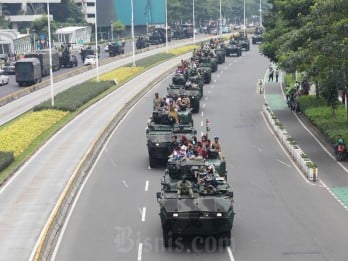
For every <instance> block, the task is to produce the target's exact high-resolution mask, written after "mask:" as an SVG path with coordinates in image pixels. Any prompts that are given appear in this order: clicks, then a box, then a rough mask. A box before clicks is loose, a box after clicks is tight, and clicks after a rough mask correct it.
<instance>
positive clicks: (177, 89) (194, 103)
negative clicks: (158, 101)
mask: <svg viewBox="0 0 348 261" xmlns="http://www.w3.org/2000/svg"><path fill="white" fill-rule="evenodd" d="M167 93H168V96H169V97H180V98H183V97H188V98H189V99H190V108H191V109H192V113H198V112H199V106H200V100H201V98H202V96H201V93H202V91H201V88H200V87H199V85H198V84H190V85H187V84H185V85H175V84H169V86H168V87H167Z"/></svg>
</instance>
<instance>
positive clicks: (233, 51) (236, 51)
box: [225, 40, 242, 56]
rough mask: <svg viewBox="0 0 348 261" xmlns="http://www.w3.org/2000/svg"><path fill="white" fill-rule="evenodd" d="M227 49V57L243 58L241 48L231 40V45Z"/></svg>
mask: <svg viewBox="0 0 348 261" xmlns="http://www.w3.org/2000/svg"><path fill="white" fill-rule="evenodd" d="M225 49H226V56H230V55H236V56H241V55H242V48H241V46H240V45H239V44H238V43H237V42H236V41H234V40H230V41H229V43H228V44H227V45H226V47H225Z"/></svg>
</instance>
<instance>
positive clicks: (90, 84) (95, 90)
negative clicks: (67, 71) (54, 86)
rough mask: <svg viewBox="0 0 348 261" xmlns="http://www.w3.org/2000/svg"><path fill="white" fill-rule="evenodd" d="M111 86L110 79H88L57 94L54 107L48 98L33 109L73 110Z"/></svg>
mask: <svg viewBox="0 0 348 261" xmlns="http://www.w3.org/2000/svg"><path fill="white" fill-rule="evenodd" d="M111 86H112V85H111V83H110V82H108V81H100V82H95V81H87V82H84V83H81V84H79V85H76V86H75V87H73V88H70V89H68V90H65V91H63V92H61V93H59V94H57V95H56V96H55V98H54V99H55V102H54V106H53V107H52V105H51V100H47V101H45V102H43V103H41V104H39V105H37V106H35V107H34V108H33V110H34V111H39V110H45V109H57V110H62V111H70V112H73V111H75V110H77V109H78V108H79V107H80V106H82V105H83V104H85V103H86V102H88V101H89V100H91V99H93V98H95V97H97V96H98V95H99V94H101V93H102V92H104V91H106V90H107V89H109V88H110V87H111Z"/></svg>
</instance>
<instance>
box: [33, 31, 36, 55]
mask: <svg viewBox="0 0 348 261" xmlns="http://www.w3.org/2000/svg"><path fill="white" fill-rule="evenodd" d="M33 35H34V42H33V51H36V42H35V29H33Z"/></svg>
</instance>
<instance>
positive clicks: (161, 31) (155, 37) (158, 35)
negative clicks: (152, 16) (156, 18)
mask: <svg viewBox="0 0 348 261" xmlns="http://www.w3.org/2000/svg"><path fill="white" fill-rule="evenodd" d="M167 37H168V42H170V41H171V40H172V32H171V30H170V29H169V28H167V34H166V29H165V28H153V29H152V30H151V32H150V34H149V43H150V44H153V45H154V44H162V43H165V42H166V40H167V39H166V38H167Z"/></svg>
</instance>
